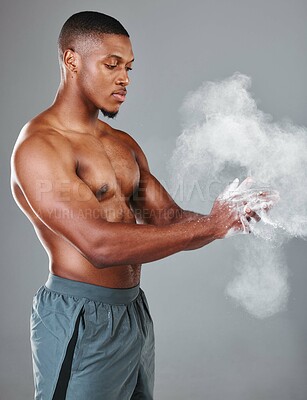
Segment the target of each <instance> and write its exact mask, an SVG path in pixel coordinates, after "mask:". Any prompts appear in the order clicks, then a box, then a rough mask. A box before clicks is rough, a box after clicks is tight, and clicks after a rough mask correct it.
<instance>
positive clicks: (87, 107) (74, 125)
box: [51, 80, 99, 132]
mask: <svg viewBox="0 0 307 400" xmlns="http://www.w3.org/2000/svg"><path fill="white" fill-rule="evenodd" d="M51 109H52V110H53V112H54V113H55V114H56V115H57V119H58V121H59V123H60V124H61V125H63V127H64V129H65V128H66V129H67V130H74V131H76V132H78V131H79V132H84V131H86V132H94V131H95V128H96V126H97V121H98V114H99V109H98V108H96V107H95V106H94V105H93V104H92V103H90V102H89V101H87V100H85V99H84V96H83V95H82V93H80V91H79V90H78V88H77V87H76V86H74V85H69V84H67V83H66V82H65V81H63V80H62V81H61V83H60V86H59V88H58V91H57V94H56V96H55V99H54V102H53V104H52V106H51Z"/></svg>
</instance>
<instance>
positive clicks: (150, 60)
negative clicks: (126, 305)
mask: <svg viewBox="0 0 307 400" xmlns="http://www.w3.org/2000/svg"><path fill="white" fill-rule="evenodd" d="M85 9H92V10H98V11H102V12H105V13H108V14H111V15H113V16H115V17H117V18H118V19H119V20H120V21H121V22H122V23H123V24H124V26H125V27H126V28H127V29H128V31H129V33H130V35H131V38H132V42H133V45H134V52H135V58H136V63H135V68H134V71H133V72H132V81H133V82H132V85H131V87H130V91H129V96H128V100H127V102H126V104H125V105H124V106H123V107H122V110H121V112H120V115H119V116H118V118H117V120H116V121H115V123H114V125H115V126H116V127H120V128H122V129H124V130H126V131H127V132H129V133H131V134H132V135H133V136H134V137H135V138H136V140H137V141H138V142H139V143H140V144H141V146H142V147H143V149H144V150H145V153H146V154H147V156H148V159H149V162H150V165H151V168H152V171H153V173H154V174H155V175H156V176H157V177H158V178H159V179H161V180H166V179H167V172H166V171H167V170H166V164H167V161H168V159H169V157H170V155H171V153H172V150H173V149H174V146H175V140H176V137H177V136H178V135H179V133H180V129H181V127H180V124H181V122H180V115H179V113H178V109H179V108H180V105H181V103H182V101H183V99H184V96H185V95H186V94H187V92H188V91H190V90H193V89H196V88H197V87H198V86H199V85H200V84H201V82H202V81H204V80H219V79H223V78H226V77H228V76H230V75H232V74H233V73H234V72H235V71H240V72H242V73H245V74H247V75H250V76H251V77H252V79H253V86H252V91H253V93H254V96H255V98H256V99H259V100H260V101H259V106H260V108H261V109H262V110H264V111H265V112H268V113H271V114H272V115H273V117H274V118H275V119H277V120H278V119H281V118H283V117H289V118H291V119H292V120H293V121H294V122H295V123H296V124H300V125H305V126H306V125H307V114H306V105H307V104H306V103H307V95H306V87H307V85H306V84H307V75H306V71H307V52H306V36H307V35H306V33H307V23H306V16H307V13H306V11H307V3H306V0H304V1H303V0H301V1H300V0H292V1H289V0H287V1H285V0H257V1H255V0H253V1H250V0H237V1H231V0H227V1H226V0H224V1H222V0H214V1H213V0H212V1H209V0H190V1H188V2H187V1H183V0H180V1H171V0H164V1H162V0H155V1H148V0H143V1H141V0H139V1H137V0H130V1H124V0H123V1H119V0H110V1H93V0H92V1H81V0H67V1H64V2H63V1H62V0H61V1H59V0H53V1H47V0H26V1H22V0H20V1H17V0H2V1H1V4H0V45H1V53H0V54H1V56H0V71H1V75H0V76H1V83H0V84H1V107H0V113H1V136H0V140H1V149H0V150H1V157H0V163H1V169H0V173H1V188H0V190H1V207H0V212H1V261H2V262H1V280H0V313H1V323H0V327H1V328H0V335H1V336H0V343H1V345H0V398H1V400H27V399H31V398H32V392H33V388H32V371H31V359H30V348H29V339H28V337H29V335H28V325H29V323H28V320H29V313H30V307H31V301H32V296H33V294H34V292H35V291H36V290H37V288H38V287H39V286H40V285H41V284H42V283H43V282H44V280H45V279H46V277H47V256H46V254H45V252H44V250H43V249H42V247H41V245H40V243H39V242H38V240H37V239H36V236H35V234H34V231H33V229H32V227H31V226H30V224H29V222H28V221H27V220H26V218H25V217H24V216H23V215H22V213H21V212H20V211H19V209H18V208H17V207H16V205H15V204H14V202H13V200H12V197H11V195H10V189H9V158H10V153H11V150H12V146H13V144H14V142H15V140H16V137H17V134H18V132H19V130H20V128H21V127H22V125H23V124H24V123H25V122H26V121H27V120H29V119H30V118H31V117H33V116H34V115H36V114H37V113H39V112H40V111H42V110H43V109H44V108H46V107H47V106H48V105H49V104H50V103H51V102H52V100H53V97H54V95H55V92H56V89H57V85H58V82H59V72H58V65H57V53H56V40H57V35H58V32H59V30H60V28H61V26H62V24H63V23H64V21H65V20H66V19H67V18H68V17H69V16H70V15H71V14H73V13H74V12H77V11H81V10H85ZM302 190H306V182H302ZM285 251H286V257H287V260H288V264H289V266H290V278H289V283H290V286H291V294H290V299H289V303H288V307H287V309H286V310H285V311H283V312H282V313H280V314H278V315H276V316H273V317H271V318H269V319H266V320H262V321H261V320H257V319H255V318H254V317H252V316H250V315H249V314H248V313H247V312H246V311H245V310H243V309H241V308H239V307H237V306H235V305H234V303H233V302H232V301H230V300H228V299H227V298H226V297H225V294H224V290H225V287H226V285H227V283H228V282H229V281H230V280H231V279H232V278H233V277H234V275H235V271H234V269H233V261H234V259H235V257H236V256H235V251H234V249H233V243H232V239H229V240H228V241H220V242H216V243H213V244H211V245H210V246H208V247H206V248H204V249H201V250H198V251H195V252H187V253H182V254H178V255H176V256H172V257H170V258H168V259H165V260H162V261H159V262H155V263H152V264H149V265H145V266H144V269H143V277H142V282H143V285H142V286H143V288H144V289H145V290H146V292H147V296H148V299H149V302H150V305H151V311H152V314H153V317H154V320H155V327H156V341H157V346H156V347H157V361H156V364H157V368H156V370H157V373H156V392H155V393H156V399H158V400H172V399H174V400H175V399H176V400H186V399H195V400H197V399H206V400H220V399H227V400H275V399H276V400H306V399H307V379H306V372H307V346H306V340H307V323H306V300H307V291H306V290H305V286H306V284H305V282H306V278H307V269H306V261H305V260H306V256H307V250H306V242H304V241H302V240H293V241H291V242H289V243H288V244H287V245H285Z"/></svg>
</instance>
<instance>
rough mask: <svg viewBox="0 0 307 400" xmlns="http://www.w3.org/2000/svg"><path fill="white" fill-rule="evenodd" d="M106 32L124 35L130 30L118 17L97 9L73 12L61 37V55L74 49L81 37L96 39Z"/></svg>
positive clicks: (63, 28)
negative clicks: (127, 29)
mask: <svg viewBox="0 0 307 400" xmlns="http://www.w3.org/2000/svg"><path fill="white" fill-rule="evenodd" d="M104 34H110V35H124V36H127V37H129V34H128V32H127V31H126V29H125V28H124V27H123V25H122V24H121V23H120V22H119V21H117V19H115V18H113V17H111V16H110V15H106V14H103V13H100V12H97V11H81V12H78V13H76V14H73V15H72V16H71V17H69V18H68V20H67V21H66V22H65V23H64V25H63V27H62V29H61V32H60V35H59V39H58V50H59V56H60V57H61V56H62V55H63V53H64V51H65V50H67V49H73V50H74V47H75V44H76V41H77V40H78V39H79V40H80V39H81V38H87V39H96V38H97V36H101V35H104Z"/></svg>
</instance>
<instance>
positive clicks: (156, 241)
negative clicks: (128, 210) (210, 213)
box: [89, 216, 217, 268]
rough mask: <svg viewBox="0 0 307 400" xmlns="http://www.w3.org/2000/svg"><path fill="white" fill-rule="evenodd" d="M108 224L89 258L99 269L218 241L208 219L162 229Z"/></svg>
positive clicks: (142, 261)
mask: <svg viewBox="0 0 307 400" xmlns="http://www.w3.org/2000/svg"><path fill="white" fill-rule="evenodd" d="M107 224H108V225H107V226H105V227H104V228H103V231H104V232H105V234H104V235H103V238H101V237H100V239H99V238H97V240H96V243H95V244H94V245H93V247H94V249H95V250H94V251H92V252H91V253H90V257H89V258H90V261H92V262H93V264H94V265H95V266H97V267H98V268H103V267H104V266H112V265H113V266H115V265H124V264H142V263H147V262H151V261H155V260H159V259H161V258H164V257H167V256H169V255H172V254H175V253H177V252H180V251H183V250H192V249H196V248H199V247H202V246H204V245H206V244H208V243H210V242H212V241H213V240H215V239H216V238H217V235H216V232H215V229H214V224H213V221H212V220H211V219H210V218H209V217H207V216H201V217H200V218H198V219H193V220H189V221H186V222H181V223H173V224H169V225H163V226H154V225H135V224H122V223H107Z"/></svg>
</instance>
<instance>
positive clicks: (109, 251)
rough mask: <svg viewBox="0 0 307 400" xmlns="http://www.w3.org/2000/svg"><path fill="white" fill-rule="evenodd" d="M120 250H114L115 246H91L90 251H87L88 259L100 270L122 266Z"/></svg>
mask: <svg viewBox="0 0 307 400" xmlns="http://www.w3.org/2000/svg"><path fill="white" fill-rule="evenodd" d="M119 254H120V252H119V250H116V249H113V246H108V245H104V246H101V245H100V246H99V247H98V246H97V247H95V246H90V250H88V251H86V258H87V259H88V260H89V262H90V263H91V264H92V265H93V266H94V267H95V268H98V269H103V268H107V267H112V266H115V265H121V262H120V260H119V259H118V255H119Z"/></svg>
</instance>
